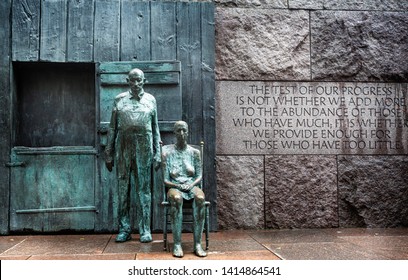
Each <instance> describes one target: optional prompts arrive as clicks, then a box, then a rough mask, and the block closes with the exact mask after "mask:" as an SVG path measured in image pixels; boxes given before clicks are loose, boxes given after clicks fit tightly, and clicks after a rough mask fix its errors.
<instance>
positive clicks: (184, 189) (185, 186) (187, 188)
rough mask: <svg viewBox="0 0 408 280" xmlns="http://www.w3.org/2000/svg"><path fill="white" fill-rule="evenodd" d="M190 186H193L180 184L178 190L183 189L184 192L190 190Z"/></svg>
mask: <svg viewBox="0 0 408 280" xmlns="http://www.w3.org/2000/svg"><path fill="white" fill-rule="evenodd" d="M192 188H193V186H192V185H189V184H183V185H180V190H182V191H185V192H188V191H190V190H191V189H192Z"/></svg>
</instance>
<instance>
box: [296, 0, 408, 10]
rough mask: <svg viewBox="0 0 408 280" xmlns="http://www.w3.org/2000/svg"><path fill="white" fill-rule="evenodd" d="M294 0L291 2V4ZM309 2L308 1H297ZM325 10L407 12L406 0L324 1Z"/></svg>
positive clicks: (407, 3)
mask: <svg viewBox="0 0 408 280" xmlns="http://www.w3.org/2000/svg"><path fill="white" fill-rule="evenodd" d="M292 1H293V0H289V3H290V2H292ZM296 1H300V2H307V1H308V0H296ZM323 2H324V8H325V9H344V10H380V11H406V10H407V9H408V2H407V1H405V0H364V1H362V0H342V1H339V0H323Z"/></svg>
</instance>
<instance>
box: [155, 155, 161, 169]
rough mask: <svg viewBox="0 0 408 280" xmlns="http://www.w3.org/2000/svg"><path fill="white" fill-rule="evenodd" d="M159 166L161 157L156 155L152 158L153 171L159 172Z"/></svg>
mask: <svg viewBox="0 0 408 280" xmlns="http://www.w3.org/2000/svg"><path fill="white" fill-rule="evenodd" d="M160 166H161V157H160V155H156V156H155V157H154V158H153V167H154V170H156V171H157V170H159V169H160Z"/></svg>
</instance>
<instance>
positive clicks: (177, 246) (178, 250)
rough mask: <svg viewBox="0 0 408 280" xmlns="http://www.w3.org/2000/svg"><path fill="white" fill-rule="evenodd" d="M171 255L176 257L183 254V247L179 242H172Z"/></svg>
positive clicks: (180, 256)
mask: <svg viewBox="0 0 408 280" xmlns="http://www.w3.org/2000/svg"><path fill="white" fill-rule="evenodd" d="M173 256H174V257H176V258H182V257H183V256H184V253H183V248H181V245H180V244H174V246H173Z"/></svg>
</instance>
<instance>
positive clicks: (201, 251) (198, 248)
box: [194, 244, 207, 257]
mask: <svg viewBox="0 0 408 280" xmlns="http://www.w3.org/2000/svg"><path fill="white" fill-rule="evenodd" d="M194 254H196V256H198V257H206V256H207V253H206V252H205V251H204V249H203V247H201V244H196V245H195V246H194Z"/></svg>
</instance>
